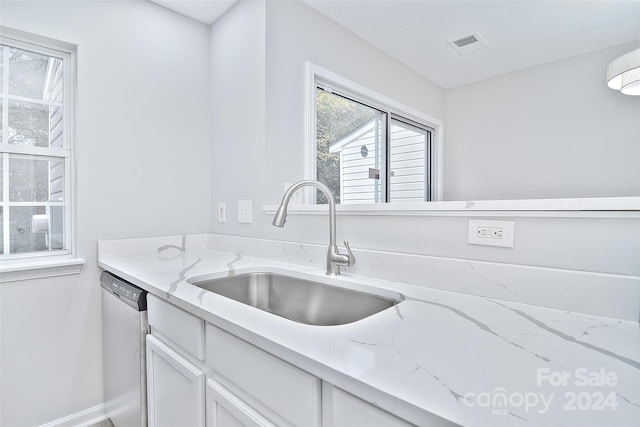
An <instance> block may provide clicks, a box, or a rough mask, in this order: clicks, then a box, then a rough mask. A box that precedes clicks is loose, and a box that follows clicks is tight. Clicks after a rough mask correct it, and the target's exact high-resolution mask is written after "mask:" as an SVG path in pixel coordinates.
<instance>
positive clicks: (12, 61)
mask: <svg viewBox="0 0 640 427" xmlns="http://www.w3.org/2000/svg"><path fill="white" fill-rule="evenodd" d="M9 52H10V56H9V94H10V95H19V96H24V97H28V98H35V99H39V100H45V95H46V94H47V93H48V92H49V91H50V84H51V78H52V73H53V71H54V70H55V69H56V68H57V67H58V66H59V65H60V63H62V60H60V59H58V58H52V57H50V56H47V55H42V54H39V53H35V52H30V51H28V50H22V49H17V48H11V49H9Z"/></svg>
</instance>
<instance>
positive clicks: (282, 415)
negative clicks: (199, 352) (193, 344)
mask: <svg viewBox="0 0 640 427" xmlns="http://www.w3.org/2000/svg"><path fill="white" fill-rule="evenodd" d="M205 347H206V363H207V365H208V366H209V367H210V368H211V369H212V370H213V372H214V373H215V375H216V376H217V377H218V379H219V381H220V382H224V384H225V386H226V387H227V388H228V389H230V390H232V392H233V393H234V394H235V395H236V396H241V397H242V400H243V401H244V402H246V403H247V404H248V405H250V406H251V407H252V408H254V409H255V410H256V411H258V412H259V413H260V414H262V416H264V417H265V418H266V419H269V420H270V421H271V422H273V423H274V424H277V425H278V426H305V427H320V424H321V423H320V412H321V405H320V389H321V381H320V379H319V378H317V377H315V376H313V375H311V374H309V373H308V372H306V371H303V370H302V369H300V368H297V367H295V366H293V365H291V364H290V363H287V362H285V361H284V360H282V359H279V358H277V357H275V356H273V355H272V354H270V353H267V352H266V351H264V350H261V349H259V348H258V347H256V346H254V345H253V344H250V343H248V342H246V341H244V340H241V339H240V338H238V337H236V336H235V335H232V334H230V333H228V332H226V331H223V330H222V329H220V328H218V327H216V326H213V325H211V324H208V323H207V325H206V338H205Z"/></svg>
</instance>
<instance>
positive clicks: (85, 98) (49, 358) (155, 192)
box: [0, 0, 211, 427]
mask: <svg viewBox="0 0 640 427" xmlns="http://www.w3.org/2000/svg"><path fill="white" fill-rule="evenodd" d="M1 8H2V11H1V12H2V15H1V18H0V23H1V24H2V25H5V26H8V27H13V28H17V29H20V30H23V31H28V32H33V33H37V34H41V35H43V36H47V37H51V38H55V39H59V40H63V41H66V42H70V43H74V44H77V45H78V109H77V111H78V117H77V125H78V133H77V145H76V149H77V195H78V197H77V236H78V251H77V252H78V256H80V257H83V258H85V259H86V261H87V263H86V265H84V266H83V268H82V272H81V274H79V275H75V276H65V277H58V278H52V279H42V280H29V281H22V282H13V283H3V284H0V316H1V317H0V322H1V324H0V328H1V329H0V335H1V342H0V343H1V354H0V355H1V365H0V376H1V378H2V379H1V381H0V387H1V388H2V389H1V392H2V393H1V399H2V400H1V401H0V425H3V426H11V427H14V426H27V425H29V426H32V425H38V424H42V423H45V422H50V421H53V420H56V419H59V418H61V417H64V416H68V415H70V414H73V413H76V412H78V411H82V410H85V409H87V408H89V407H92V406H94V405H98V404H100V403H102V353H101V345H102V344H101V341H102V338H101V320H100V312H101V308H100V301H101V300H100V286H99V284H98V276H99V269H98V267H97V264H96V248H97V245H96V242H97V241H98V240H102V239H118V238H126V237H138V236H157V235H171V234H182V233H196V232H206V231H207V230H208V229H209V227H210V222H211V221H210V218H211V206H210V205H211V173H210V169H211V144H210V138H211V134H210V102H209V101H210V98H209V92H208V91H207V87H208V85H209V75H208V67H209V64H208V56H209V50H208V48H209V28H208V27H207V26H205V25H202V24H198V23H196V22H195V21H193V20H190V19H187V18H184V17H181V16H179V15H176V14H174V13H173V12H169V11H167V10H166V9H163V8H160V7H159V6H156V5H153V4H151V3H149V2H147V1H144V2H139V1H133V2H132V1H129V2H105V1H101V2H78V1H70V2H57V1H47V2H42V3H39V2H32V1H29V2H25V1H15V2H14V1H5V0H3V1H2V5H1ZM185 64H188V66H185Z"/></svg>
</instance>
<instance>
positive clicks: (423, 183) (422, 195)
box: [389, 119, 430, 202]
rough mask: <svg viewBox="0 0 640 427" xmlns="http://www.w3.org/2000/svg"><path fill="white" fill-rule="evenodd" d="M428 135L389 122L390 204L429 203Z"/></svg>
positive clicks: (414, 127) (400, 124)
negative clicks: (427, 201)
mask: <svg viewBox="0 0 640 427" xmlns="http://www.w3.org/2000/svg"><path fill="white" fill-rule="evenodd" d="M429 137H430V132H429V131H428V130H424V129H421V128H418V127H416V126H412V125H409V124H407V123H403V122H401V121H398V120H395V119H392V120H391V141H390V144H389V147H390V151H391V153H390V155H391V160H390V170H391V172H390V173H391V177H390V178H391V179H390V192H389V199H390V200H389V201H390V202H424V201H426V200H428V197H427V196H428V191H427V189H428V185H429V183H428V181H427V178H428V176H429V174H428V167H427V165H428V161H427V160H428V157H427V155H426V153H427V148H428V141H429Z"/></svg>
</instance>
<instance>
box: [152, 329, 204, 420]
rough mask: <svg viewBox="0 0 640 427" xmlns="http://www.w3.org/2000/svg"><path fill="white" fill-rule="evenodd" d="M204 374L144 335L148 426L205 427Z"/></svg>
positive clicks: (164, 346) (159, 342) (167, 348)
mask: <svg viewBox="0 0 640 427" xmlns="http://www.w3.org/2000/svg"><path fill="white" fill-rule="evenodd" d="M204 383H205V376H204V372H203V371H202V370H200V369H198V368H197V367H196V366H194V365H193V364H192V363H190V362H189V361H187V360H186V359H185V358H183V357H182V356H180V355H179V354H178V353H176V352H175V351H174V350H172V349H171V348H170V347H168V346H167V345H166V344H164V343H163V342H162V341H160V340H158V339H157V338H155V337H154V336H152V335H147V398H148V413H149V427H176V426H190V427H191V426H193V427H204V399H205V393H204Z"/></svg>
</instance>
